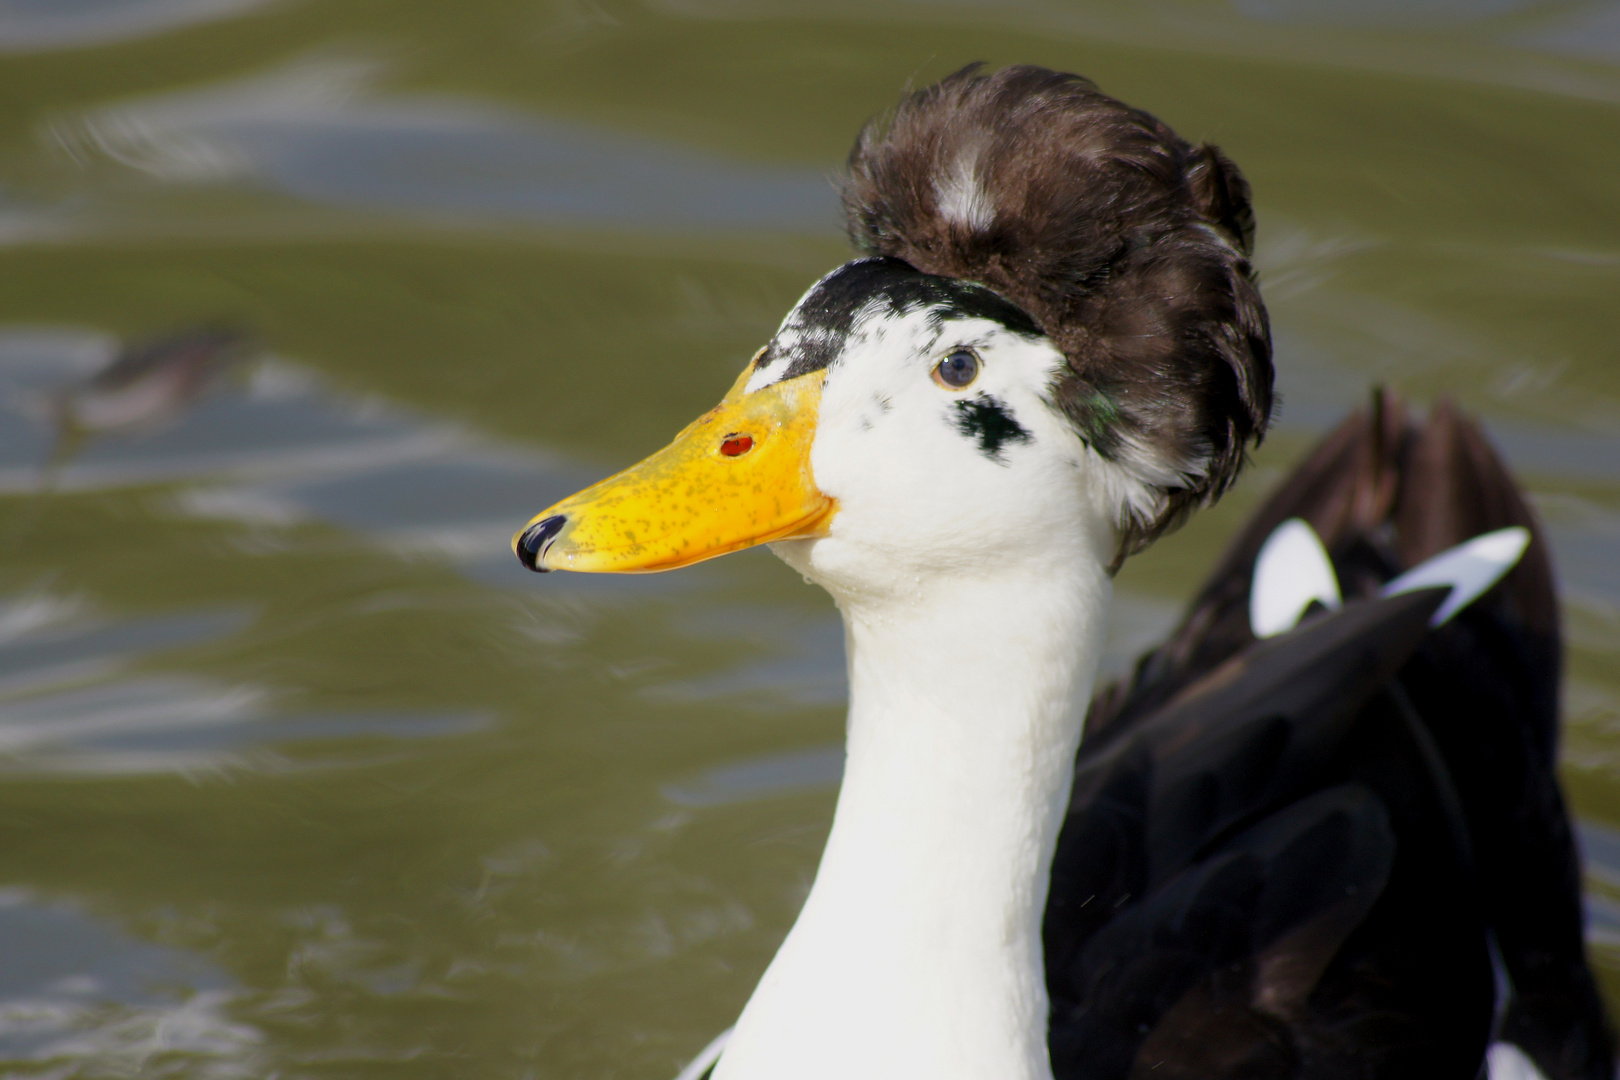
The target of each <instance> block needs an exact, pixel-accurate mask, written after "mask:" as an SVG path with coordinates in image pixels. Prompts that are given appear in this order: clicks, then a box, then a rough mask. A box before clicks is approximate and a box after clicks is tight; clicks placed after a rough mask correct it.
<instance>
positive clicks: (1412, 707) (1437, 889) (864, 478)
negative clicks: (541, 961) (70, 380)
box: [513, 66, 1613, 1080]
mask: <svg viewBox="0 0 1620 1080" xmlns="http://www.w3.org/2000/svg"><path fill="white" fill-rule="evenodd" d="M843 199H844V205H845V209H846V214H847V218H848V227H849V232H850V235H851V237H852V238H853V240H854V241H855V244H856V246H857V247H858V248H859V249H860V251H861V252H862V255H861V257H860V258H857V259H855V260H854V261H852V262H849V263H846V264H845V265H843V266H840V267H838V268H837V269H835V270H833V271H832V272H831V273H829V274H827V275H826V276H825V277H823V278H822V279H821V280H820V281H818V282H816V283H815V284H814V285H813V286H812V287H811V288H810V289H809V291H808V292H807V293H806V294H805V295H804V297H803V298H802V299H801V300H800V301H799V302H798V303H797V304H796V305H795V306H794V308H793V309H792V310H791V311H790V312H789V313H788V315H787V316H786V318H785V320H784V321H783V323H782V325H781V327H780V329H779V330H778V331H777V332H776V334H775V335H774V336H773V337H772V338H771V340H770V341H769V343H768V344H767V345H766V346H765V347H764V348H763V349H761V350H760V351H759V352H758V353H757V354H756V355H755V356H754V357H753V359H752V360H751V361H750V362H749V363H748V365H747V366H746V367H745V368H744V370H743V372H742V374H741V375H740V376H739V378H738V379H737V381H736V383H735V384H734V385H733V386H732V388H731V390H730V392H729V393H727V394H726V396H725V397H724V399H723V400H722V401H721V402H720V404H719V405H718V406H716V407H715V408H714V409H713V410H711V411H710V412H709V413H707V414H705V415H704V416H702V417H700V418H699V419H698V420H696V421H695V422H694V423H692V424H691V425H690V426H688V427H687V428H686V429H685V430H684V431H682V432H681V433H680V434H679V435H678V436H677V437H676V439H675V441H674V442H673V443H672V444H670V445H669V446H668V447H666V448H665V449H663V450H661V451H659V452H657V453H655V454H654V455H653V456H651V457H649V458H647V459H646V460H645V461H643V462H641V463H640V464H638V465H635V466H632V467H631V468H629V469H627V470H625V471H624V472H621V473H619V474H617V475H615V476H612V477H610V478H608V479H606V480H604V481H602V482H601V483H599V484H597V485H595V486H594V487H591V488H588V489H586V490H585V491H582V492H580V493H579V494H576V495H574V496H572V497H570V498H568V499H565V500H563V501H562V502H560V503H558V504H556V505H555V506H552V507H550V508H548V509H546V510H544V511H542V512H541V513H540V514H538V515H536V516H535V518H534V519H533V520H532V521H531V522H530V523H529V524H528V525H527V526H526V527H525V528H524V529H523V530H521V531H520V532H519V533H518V535H517V536H516V537H515V538H514V540H513V546H514V550H515V551H516V553H517V554H518V556H519V558H520V559H521V560H522V561H523V563H524V565H526V566H528V567H529V568H530V569H532V570H536V571H541V572H545V571H552V570H575V571H590V572H619V573H637V572H650V571H658V570H667V569H672V568H675V567H680V566H686V565H690V564H692V563H695V562H698V561H700V560H703V559H707V558H712V557H715V556H718V555H722V554H725V553H727V552H730V551H735V550H738V549H741V548H744V547H748V546H752V545H755V544H761V543H767V544H770V545H771V547H772V549H773V550H774V551H775V552H776V554H777V555H779V556H780V557H781V558H782V559H783V560H784V561H786V562H787V563H789V564H790V565H791V566H793V567H794V568H795V569H797V570H799V571H800V572H802V573H803V574H804V575H805V576H806V577H807V578H808V579H810V580H812V581H814V582H816V583H818V584H820V585H821V586H822V587H824V588H825V589H826V590H827V591H828V592H829V593H831V594H832V596H833V598H834V600H835V601H836V602H837V604H838V607H839V609H840V612H841V614H842V617H843V620H844V625H845V631H846V645H847V653H848V666H849V683H850V705H849V718H848V733H847V759H846V768H845V772H844V778H843V782H842V786H841V788H840V791H839V795H838V801H837V808H836V811H835V814H834V818H833V823H832V828H831V832H830V834H829V836H828V840H827V846H826V850H825V853H824V854H823V856H822V860H821V863H820V867H819V869H818V871H817V873H816V877H815V881H814V884H813V886H812V888H811V890H810V893H809V896H808V898H807V899H806V901H805V904H804V907H803V910H802V911H801V913H800V914H799V917H798V920H797V921H796V922H795V924H794V926H793V928H792V930H791V931H790V932H789V933H788V935H787V938H786V940H785V941H784V942H783V943H782V946H781V949H780V951H779V952H778V953H777V954H776V957H775V959H774V960H773V961H772V962H771V964H770V965H769V967H768V969H767V970H766V972H765V973H764V976H763V978H762V979H761V980H760V982H759V985H758V988H757V989H756V990H755V992H754V994H753V995H752V997H751V998H750V999H749V1001H748V1003H747V1005H746V1006H745V1008H744V1009H743V1011H742V1014H741V1016H740V1018H739V1019H738V1021H737V1024H736V1027H735V1029H734V1030H733V1031H732V1032H730V1033H728V1037H727V1038H726V1039H725V1040H724V1041H722V1040H717V1041H716V1044H715V1045H714V1047H711V1049H710V1050H709V1051H706V1052H705V1055H703V1056H702V1058H700V1060H699V1061H698V1062H696V1063H694V1068H693V1069H691V1070H689V1072H690V1073H691V1074H693V1075H695V1074H697V1073H700V1072H701V1073H704V1074H712V1076H713V1078H714V1080H798V1078H804V1080H812V1078H813V1080H826V1078H827V1077H834V1076H836V1077H840V1078H842V1080H868V1078H869V1080H880V1078H881V1080H893V1078H895V1077H911V1076H917V1077H929V1078H930V1080H984V1078H987V1077H994V1078H997V1080H1053V1078H1054V1077H1056V1078H1065V1080H1066V1078H1070V1077H1074V1078H1080V1077H1087V1078H1095V1077H1148V1076H1152V1077H1154V1078H1160V1077H1185V1078H1192V1077H1199V1078H1205V1080H1210V1078H1224V1077H1234V1078H1235V1077H1267V1078H1269V1077H1277V1078H1283V1077H1319V1078H1328V1077H1334V1078H1337V1077H1413V1076H1423V1077H1431V1078H1432V1077H1449V1076H1455V1077H1457V1078H1458V1080H1472V1078H1474V1077H1476V1076H1478V1075H1480V1074H1481V1072H1482V1070H1486V1069H1487V1068H1488V1069H1489V1071H1490V1072H1491V1074H1492V1075H1493V1076H1498V1077H1505V1076H1507V1075H1509V1074H1510V1071H1511V1070H1513V1069H1518V1070H1520V1075H1523V1076H1533V1075H1535V1074H1536V1073H1537V1072H1539V1073H1541V1074H1543V1075H1545V1076H1546V1077H1548V1078H1549V1080H1564V1078H1572V1077H1591V1078H1596V1077H1598V1076H1600V1075H1601V1076H1608V1075H1611V1074H1612V1070H1613V1064H1612V1062H1613V1045H1612V1037H1611V1035H1610V1032H1609V1028H1608V1025H1607V1021H1606V1020H1605V1018H1604V1014H1603V1008H1602V1004H1601V1001H1600V999H1599V997H1598V994H1597V991H1596V988H1595V985H1594V983H1593V980H1592V976H1591V973H1590V971H1589V969H1588V966H1587V963H1586V959H1585V955H1584V952H1583V946H1582V941H1581V916H1580V908H1579V864H1578V859H1577V855H1576V850H1575V846H1574V842H1573V839H1572V837H1571V832H1570V826H1569V821H1568V816H1567V814H1566V812H1565V809H1564V805H1563V801H1562V797H1561V795H1560V793H1559V789H1558V785H1557V781H1556V778H1555V776H1554V773H1553V764H1554V745H1555V741H1556V730H1557V695H1558V672H1559V638H1558V621H1557V608H1556V601H1555V599H1554V594H1553V591H1552V583H1551V574H1550V569H1549V563H1548V560H1547V550H1546V544H1545V541H1544V540H1543V538H1542V537H1541V534H1540V533H1539V531H1538V530H1537V527H1536V525H1535V522H1534V519H1533V517H1532V516H1531V514H1530V512H1529V510H1528V508H1527V507H1526V505H1525V502H1524V500H1523V499H1522V497H1521V496H1520V495H1519V493H1518V492H1517V490H1516V488H1515V487H1514V485H1513V482H1512V480H1511V479H1510V478H1509V477H1508V475H1507V473H1506V471H1505V469H1504V468H1503V467H1502V465H1501V463H1500V461H1499V460H1498V459H1497V458H1496V457H1495V455H1494V454H1493V453H1492V452H1491V450H1490V448H1489V446H1488V445H1487V444H1486V443H1485V441H1484V439H1483V438H1482V437H1481V436H1480V435H1479V433H1478V432H1477V430H1476V429H1475V428H1474V427H1473V426H1472V425H1471V424H1469V423H1468V422H1467V421H1465V420H1463V419H1461V418H1460V417H1458V416H1457V415H1456V414H1455V413H1454V412H1453V411H1452V410H1451V409H1450V408H1449V407H1447V406H1444V405H1442V406H1441V407H1439V408H1438V409H1437V410H1436V411H1435V413H1434V414H1433V416H1432V417H1431V418H1430V419H1429V420H1428V421H1427V423H1418V422H1416V421H1411V420H1408V419H1407V417H1406V414H1405V412H1404V410H1403V408H1402V407H1401V406H1400V404H1399V403H1398V402H1397V401H1396V400H1395V399H1394V398H1393V396H1391V395H1387V394H1382V395H1379V396H1378V397H1377V398H1376V400H1375V407H1374V408H1373V409H1372V410H1371V411H1370V412H1364V413H1362V414H1358V415H1357V416H1355V417H1352V419H1351V420H1350V421H1348V422H1347V423H1346V424H1345V425H1344V426H1343V427H1341V428H1340V429H1339V430H1338V431H1337V432H1335V433H1334V434H1332V435H1330V436H1329V437H1328V439H1327V440H1326V441H1325V442H1324V443H1323V444H1322V446H1321V447H1319V448H1318V450H1317V451H1316V452H1315V453H1314V454H1313V455H1312V456H1311V458H1310V459H1309V460H1308V461H1307V462H1306V463H1305V465H1304V466H1303V467H1302V468H1301V469H1300V471H1299V472H1297V473H1295V474H1294V476H1293V478H1292V479H1290V480H1289V481H1288V482H1287V483H1285V484H1284V485H1283V487H1282V488H1281V489H1280V490H1279V491H1278V492H1277V493H1276V494H1274V495H1273V496H1272V497H1271V499H1270V501H1269V502H1267V503H1266V504H1265V505H1264V506H1263V507H1262V509H1261V511H1260V512H1259V514H1258V515H1257V516H1256V517H1255V519H1254V520H1253V522H1251V523H1250V525H1249V526H1248V528H1247V529H1245V530H1244V531H1243V532H1242V533H1241V534H1240V535H1239V536H1238V538H1237V540H1236V541H1235V542H1234V545H1233V547H1232V549H1231V551H1229V552H1228V554H1227V555H1226V557H1225V558H1224V559H1223V560H1222V561H1221V563H1220V564H1219V566H1218V567H1217V570H1216V572H1215V574H1214V575H1213V576H1212V577H1211V579H1210V583H1209V584H1208V585H1207V586H1206V587H1205V588H1204V590H1203V591H1202V592H1201V593H1200V594H1199V595H1198V597H1197V598H1196V599H1195V600H1194V602H1193V604H1192V606H1191V608H1190V609H1189V612H1188V614H1187V617H1186V618H1185V619H1184V620H1183V622H1182V623H1181V625H1180V626H1179V627H1178V628H1177V629H1176V630H1175V632H1174V633H1172V635H1171V636H1170V638H1169V640H1168V641H1167V642H1166V643H1165V644H1164V645H1163V646H1161V647H1160V648H1158V649H1157V650H1155V651H1154V652H1152V653H1150V654H1149V655H1148V656H1146V657H1145V658H1143V660H1142V661H1141V662H1140V664H1139V665H1138V666H1137V668H1136V669H1135V672H1134V674H1133V675H1132V676H1131V677H1130V678H1128V679H1126V680H1124V681H1122V682H1121V683H1119V684H1118V685H1116V686H1114V687H1112V688H1110V689H1108V690H1105V691H1103V692H1102V693H1100V694H1097V695H1096V696H1095V698H1094V697H1093V682H1094V679H1095V675H1096V668H1097V661H1098V654H1099V649H1100V645H1101V641H1102V637H1103V630H1104V624H1105V622H1106V616H1107V610H1108V606H1109V599H1110V592H1111V582H1112V577H1113V573H1114V571H1115V570H1116V569H1117V568H1118V567H1119V566H1120V564H1121V562H1122V561H1123V560H1124V559H1125V558H1127V557H1128V556H1129V555H1131V554H1132V553H1134V552H1136V551H1139V550H1141V549H1142V548H1143V547H1145V546H1146V545H1147V544H1149V543H1151V542H1152V541H1153V540H1154V539H1155V538H1156V537H1158V536H1159V535H1160V534H1162V533H1163V532H1165V531H1166V530H1167V529H1170V528H1172V527H1174V526H1175V525H1176V524H1177V523H1178V522H1180V521H1181V520H1182V519H1183V518H1184V517H1185V516H1186V515H1187V514H1188V513H1189V512H1191V511H1192V510H1194V509H1195V508H1197V507H1199V506H1201V505H1206V504H1208V503H1210V502H1212V501H1213V500H1215V499H1216V498H1218V497H1219V496H1220V495H1221V494H1222V493H1223V492H1224V491H1225V490H1226V489H1227V487H1228V486H1229V485H1230V484H1231V482H1232V481H1233V479H1234V477H1235V476H1236V475H1237V473H1238V471H1239V469H1240V467H1241V466H1242V464H1243V462H1244V459H1245V454H1246V451H1247V448H1248V447H1249V446H1250V445H1252V444H1255V443H1258V441H1259V440H1260V438H1261V437H1262V436H1263V435H1264V433H1265V430H1266V426H1267V424H1268V421H1269V419H1270V416H1271V409H1272V366H1271V347H1270V337H1269V329H1268V324H1267V319H1266V312H1265V307H1264V305H1263V304H1262V302H1261V297H1260V292H1259V288H1258V285H1257V282H1256V279H1255V275H1254V272H1253V270H1252V268H1251V265H1250V262H1249V253H1250V250H1251V246H1252V241H1253V230H1254V225H1253V217H1252V213H1251V210H1250V202H1249V190H1248V186H1247V184H1246V183H1245V181H1244V180H1243V177H1242V175H1241V174H1240V173H1239V171H1238V169H1237V167H1236V166H1235V165H1233V164H1232V162H1231V161H1230V160H1228V159H1227V158H1226V157H1225V156H1224V155H1223V154H1222V153H1221V152H1220V151H1219V150H1218V149H1217V148H1215V147H1213V146H1210V145H1207V144H1206V145H1198V146H1195V145H1192V144H1190V143H1188V142H1186V141H1184V140H1183V139H1181V138H1180V137H1178V136H1177V135H1176V134H1175V133H1174V132H1172V131H1171V130H1170V129H1169V128H1168V127H1166V126H1165V125H1164V124H1163V123H1161V122H1160V121H1158V120H1156V119H1155V118H1153V117H1152V116H1149V115H1148V114H1146V113H1144V112H1142V111H1140V110H1137V109H1133V108H1130V107H1129V106H1126V105H1124V104H1122V103H1120V102H1118V101H1116V100H1114V99H1113V98H1110V97H1108V96H1107V95H1105V94H1103V93H1102V92H1101V91H1099V90H1098V89H1097V88H1096V87H1095V86H1094V85H1093V84H1091V83H1090V82H1088V81H1086V80H1085V79H1082V78H1080V77H1078V76H1075V75H1068V74H1062V73H1057V72H1053V71H1048V70H1045V69H1042V68H1036V67H1028V66H1021V67H1011V68H1007V69H1004V70H1001V71H998V72H995V73H991V74H985V73H983V72H981V71H980V70H979V69H978V68H977V67H976V66H975V67H970V68H966V69H964V70H962V71H960V72H957V73H956V74H955V75H952V76H950V77H949V78H947V79H945V80H943V81H942V82H940V83H938V84H936V85H934V86H931V87H928V88H926V89H923V90H921V91H918V92H916V93H913V94H910V95H909V96H907V97H906V98H905V99H903V100H902V101H901V103H900V104H899V106H898V108H897V109H896V110H895V111H894V112H893V113H892V114H890V115H889V116H887V117H885V118H883V119H880V120H878V121H874V122H873V123H872V124H870V125H868V127H867V128H866V129H865V130H864V131H863V132H862V133H861V135H860V137H859V139H858V140H857V142H856V145H855V148H854V150H853V152H852V153H851V155H850V159H849V176H848V179H847V182H846V183H845V185H844V189H843ZM1279 527H1281V531H1279ZM1503 530H1505V531H1503ZM1480 534H1491V535H1489V536H1487V537H1486V538H1485V539H1484V540H1481V541H1478V542H1476V543H1475V544H1474V545H1473V546H1472V547H1470V548H1467V549H1465V550H1462V551H1459V552H1454V553H1451V554H1449V555H1441V557H1440V559H1439V560H1438V561H1436V562H1427V563H1426V562H1425V561H1424V560H1426V559H1428V558H1429V557H1430V556H1433V555H1436V554H1437V553H1441V552H1443V550H1444V549H1447V548H1450V547H1452V546H1453V545H1455V544H1458V543H1461V542H1463V541H1468V540H1470V538H1473V537H1476V536H1479V535H1480ZM1318 538H1319V539H1318ZM1257 559H1258V560H1259V564H1258V568H1257V565H1256V560H1257ZM1510 567H1511V571H1509V568H1510ZM1403 571H1405V572H1407V574H1406V576H1405V577H1404V578H1402V577H1401V576H1400V575H1402V572H1403ZM1504 573H1506V578H1505V579H1504V580H1503V581H1502V582H1501V583H1500V584H1499V585H1498V584H1495V583H1496V581H1497V579H1498V578H1501V577H1502V575H1503V574H1504ZM1392 579H1393V585H1392V584H1391V583H1392ZM1481 593H1483V594H1484V595H1483V597H1482V598H1481V599H1479V600H1477V601H1476V602H1474V603H1472V604H1471V605H1468V606H1466V607H1462V604H1463V602H1464V601H1466V600H1467V599H1470V598H1471V597H1472V596H1475V595H1478V594H1481ZM1459 608H1461V610H1460V611H1459V610H1458V609H1459ZM1440 623H1444V625H1438V624H1440ZM1088 713H1089V715H1088ZM1082 732H1084V735H1085V738H1084V741H1083V742H1082V739H1081V736H1082Z"/></svg>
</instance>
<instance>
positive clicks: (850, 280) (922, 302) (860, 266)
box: [754, 258, 1041, 379]
mask: <svg viewBox="0 0 1620 1080" xmlns="http://www.w3.org/2000/svg"><path fill="white" fill-rule="evenodd" d="M869 310H876V311H879V312H881V313H883V314H887V315H892V316H901V315H909V314H911V313H912V312H914V311H924V310H926V311H927V312H928V316H929V320H930V322H932V323H933V324H934V325H935V326H936V328H937V327H938V325H939V324H941V323H943V322H944V321H945V320H946V319H952V318H956V319H988V320H990V321H991V322H994V323H997V324H999V325H1000V326H1003V327H1005V328H1006V329H1008V330H1011V331H1012V332H1013V333H1015V334H1020V335H1023V336H1025V337H1040V336H1041V329H1040V327H1038V326H1036V325H1035V322H1034V320H1033V319H1031V318H1030V317H1029V316H1028V315H1026V314H1025V313H1024V312H1023V310H1022V309H1020V308H1019V307H1018V306H1017V305H1016V304H1013V303H1011V302H1010V301H1007V300H1005V299H1003V298H1002V297H1001V296H999V295H997V294H996V293H994V292H992V291H991V290H990V289H988V288H985V287H984V286H983V285H975V284H973V283H972V282H968V281H958V280H956V279H954V278H948V277H939V276H937V275H935V274H925V273H923V272H922V271H920V270H917V269H916V268H914V267H913V266H911V264H909V263H906V262H903V261H902V260H900V259H890V258H874V259H856V260H855V261H854V262H849V263H845V264H844V265H843V266H841V267H839V268H838V269H837V270H834V271H833V272H832V273H830V274H828V275H827V276H826V277H824V278H822V279H821V281H819V282H817V283H816V286H815V288H813V289H811V290H810V293H809V295H807V296H806V297H805V298H804V299H803V300H802V301H800V303H799V306H798V307H797V308H795V309H794V311H793V314H791V315H789V316H788V318H787V321H786V322H785V323H783V324H782V328H781V329H780V330H778V331H777V333H776V337H774V338H772V339H771V343H770V344H769V345H767V346H766V347H765V352H764V353H763V355H761V356H760V357H759V359H758V360H756V361H755V363H754V370H755V371H764V370H766V369H767V368H769V367H771V366H772V365H774V364H779V363H782V362H783V361H786V363H787V367H786V369H785V370H784V371H783V372H782V374H781V376H780V378H783V379H792V378H795V377H797V376H799V375H807V374H809V373H810V372H812V371H820V370H822V369H823V368H825V367H827V366H828V365H829V364H831V363H832V362H833V361H834V360H836V359H837V358H838V356H839V355H840V354H841V353H842V352H843V351H844V348H845V346H846V344H847V343H848V340H849V335H850V333H851V332H852V331H853V330H854V329H855V323H856V320H857V319H859V318H860V316H861V314H862V313H863V312H866V311H869Z"/></svg>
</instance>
